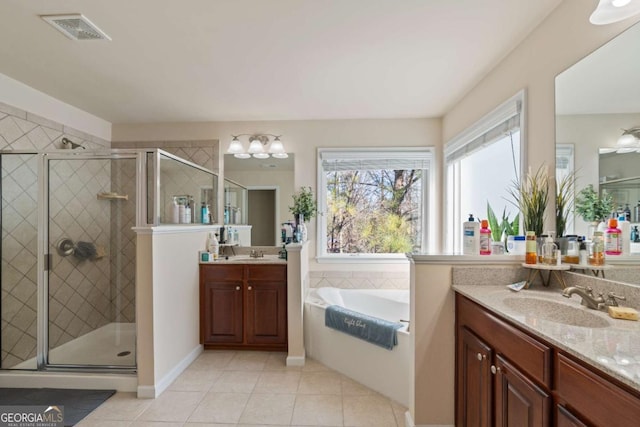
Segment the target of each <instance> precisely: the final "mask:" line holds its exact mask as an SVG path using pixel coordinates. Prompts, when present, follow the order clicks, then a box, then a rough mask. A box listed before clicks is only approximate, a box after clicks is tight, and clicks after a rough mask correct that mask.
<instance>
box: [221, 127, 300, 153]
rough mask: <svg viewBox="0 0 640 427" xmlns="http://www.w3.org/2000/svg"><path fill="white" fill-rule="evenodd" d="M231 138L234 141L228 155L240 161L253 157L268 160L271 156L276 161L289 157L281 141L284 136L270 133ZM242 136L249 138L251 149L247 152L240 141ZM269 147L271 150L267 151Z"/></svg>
mask: <svg viewBox="0 0 640 427" xmlns="http://www.w3.org/2000/svg"><path fill="white" fill-rule="evenodd" d="M231 136H232V138H233V139H232V140H231V143H230V144H229V148H228V149H227V153H229V154H233V156H234V157H236V158H238V159H249V158H251V157H252V156H253V157H254V158H256V159H268V158H269V157H270V156H271V157H274V158H276V159H286V158H287V157H289V155H288V154H287V152H286V150H285V149H284V145H282V141H280V137H281V136H282V135H272V134H270V133H258V134H250V133H241V134H238V135H231ZM241 136H248V137H249V148H248V149H247V150H246V151H245V149H244V146H243V145H242V142H241V141H240V139H239V138H240V137H241ZM269 137H272V138H273V141H271V140H270V139H269ZM267 145H268V146H269V149H267Z"/></svg>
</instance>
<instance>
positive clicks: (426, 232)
mask: <svg viewBox="0 0 640 427" xmlns="http://www.w3.org/2000/svg"><path fill="white" fill-rule="evenodd" d="M398 153H403V154H404V153H406V154H407V156H410V155H411V153H420V154H421V155H426V156H428V163H429V166H428V168H427V169H423V170H425V173H424V174H423V176H422V180H423V181H422V206H421V213H420V215H421V222H422V224H421V227H422V233H421V236H420V238H421V242H420V244H421V253H425V252H427V250H428V248H429V247H431V245H432V244H433V242H432V240H433V235H434V233H433V232H431V231H432V230H433V228H431V226H432V224H431V221H430V219H431V218H432V217H433V215H432V214H431V213H432V209H433V206H435V203H434V200H435V190H434V188H433V186H434V185H435V182H436V180H435V177H436V171H435V150H434V148H433V147H393V148H391V147H379V148H377V147H366V148H365V147H363V148H318V153H317V162H318V163H317V174H318V175H317V183H318V216H317V223H316V240H317V246H316V261H317V262H318V263H329V262H331V263H354V264H355V263H390V264H395V263H407V262H408V260H407V257H406V254H400V253H397V254H394V253H383V254H379V253H353V254H330V253H327V252H326V247H327V235H326V234H327V216H326V215H325V213H326V212H327V192H326V190H327V177H326V173H325V170H324V168H323V166H322V159H323V155H325V156H326V155H327V154H328V155H339V156H340V157H344V158H370V159H376V158H378V159H385V158H389V155H391V154H398Z"/></svg>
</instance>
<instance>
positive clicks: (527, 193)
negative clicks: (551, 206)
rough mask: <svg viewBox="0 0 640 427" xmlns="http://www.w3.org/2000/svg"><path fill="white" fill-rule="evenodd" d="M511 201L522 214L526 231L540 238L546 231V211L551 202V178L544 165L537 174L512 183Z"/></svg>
mask: <svg viewBox="0 0 640 427" xmlns="http://www.w3.org/2000/svg"><path fill="white" fill-rule="evenodd" d="M508 192H509V194H510V195H511V197H512V198H513V200H510V202H511V203H512V204H514V205H515V206H516V207H517V208H518V209H519V210H520V213H521V214H522V219H523V225H524V229H525V231H533V232H534V233H536V236H540V235H541V234H542V231H543V229H544V219H545V210H546V208H547V203H548V201H549V177H548V175H547V168H546V167H545V166H544V165H542V166H540V167H539V168H538V170H537V171H536V173H535V174H533V175H532V174H531V171H529V174H528V175H527V176H526V177H525V178H524V179H523V180H519V181H516V180H514V181H512V184H511V188H510V189H509V190H508Z"/></svg>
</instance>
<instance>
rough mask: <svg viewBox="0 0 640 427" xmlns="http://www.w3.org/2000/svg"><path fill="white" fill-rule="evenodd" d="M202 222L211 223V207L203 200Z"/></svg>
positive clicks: (201, 208) (201, 209)
mask: <svg viewBox="0 0 640 427" xmlns="http://www.w3.org/2000/svg"><path fill="white" fill-rule="evenodd" d="M200 222H202V223H203V224H209V208H208V206H207V205H206V204H205V203H204V202H202V206H201V207H200Z"/></svg>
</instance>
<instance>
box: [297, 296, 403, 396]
mask: <svg viewBox="0 0 640 427" xmlns="http://www.w3.org/2000/svg"><path fill="white" fill-rule="evenodd" d="M333 304H335V305H340V306H342V307H345V308H348V309H350V310H354V311H358V312H360V313H364V314H368V315H370V316H375V317H379V318H382V319H385V320H390V321H394V322H398V321H400V320H409V291H408V290H406V291H405V290H382V289H338V288H317V289H312V290H311V292H310V293H309V295H308V297H307V300H306V303H305V319H304V341H305V349H306V352H307V355H309V356H310V357H312V358H314V359H315V360H317V361H319V362H321V363H323V364H324V365H326V366H328V367H330V368H331V369H334V370H336V371H338V372H340V373H342V374H344V375H346V376H348V377H349V378H352V379H354V380H355V381H357V382H359V383H361V384H364V385H366V386H367V387H369V388H371V389H373V390H375V391H377V392H378V393H381V394H383V395H385V396H387V397H390V398H391V399H393V400H395V401H397V402H399V403H401V404H403V405H405V406H409V391H410V384H411V383H410V380H411V378H410V367H411V364H412V362H413V352H412V351H411V344H410V341H409V333H408V332H407V327H406V326H405V327H403V328H402V329H400V330H398V345H397V346H395V347H394V348H393V349H392V350H386V349H384V348H382V347H378V346H376V345H374V344H371V343H368V342H366V341H363V340H360V339H358V338H355V337H352V336H350V335H347V334H345V333H343V332H339V331H336V330H333V329H330V328H327V327H326V326H324V309H325V307H326V306H328V305H333Z"/></svg>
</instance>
